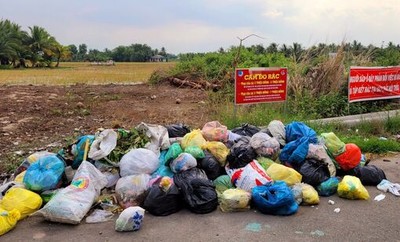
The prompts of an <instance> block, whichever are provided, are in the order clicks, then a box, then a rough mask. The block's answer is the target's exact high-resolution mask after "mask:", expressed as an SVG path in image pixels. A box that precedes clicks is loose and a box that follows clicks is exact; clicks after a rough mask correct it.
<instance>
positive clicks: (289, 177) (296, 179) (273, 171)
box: [266, 163, 302, 186]
mask: <svg viewBox="0 0 400 242" xmlns="http://www.w3.org/2000/svg"><path fill="white" fill-rule="evenodd" d="M266 172H267V175H268V176H269V177H271V178H272V180H274V181H278V180H281V181H284V182H285V183H286V184H287V185H288V186H293V185H294V184H296V183H300V182H301V178H302V176H301V174H300V173H298V172H297V171H296V170H295V169H293V168H290V167H287V166H284V165H281V164H276V163H273V164H271V165H270V166H269V167H268V169H267V170H266Z"/></svg>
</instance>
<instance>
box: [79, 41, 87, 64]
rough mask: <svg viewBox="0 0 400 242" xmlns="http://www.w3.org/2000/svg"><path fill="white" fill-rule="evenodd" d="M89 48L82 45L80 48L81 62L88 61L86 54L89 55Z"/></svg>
mask: <svg viewBox="0 0 400 242" xmlns="http://www.w3.org/2000/svg"><path fill="white" fill-rule="evenodd" d="M87 51H88V48H87V45H86V44H80V45H79V47H78V59H79V60H80V61H84V60H86V54H87Z"/></svg>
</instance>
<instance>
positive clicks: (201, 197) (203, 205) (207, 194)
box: [174, 167, 218, 214]
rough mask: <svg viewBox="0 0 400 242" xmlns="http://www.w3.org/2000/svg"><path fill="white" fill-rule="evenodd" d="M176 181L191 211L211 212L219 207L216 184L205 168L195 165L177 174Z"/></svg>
mask: <svg viewBox="0 0 400 242" xmlns="http://www.w3.org/2000/svg"><path fill="white" fill-rule="evenodd" d="M174 183H175V185H176V186H177V187H178V188H179V190H180V192H181V194H182V197H183V200H184V202H185V203H186V205H187V207H188V209H189V210H190V211H191V212H193V213H200V214H204V213H210V212H212V211H214V210H215V209H216V208H217V207H218V197H217V192H216V191H215V186H214V184H213V183H212V182H211V181H210V180H209V179H208V178H207V175H206V173H205V172H204V171H203V170H201V169H199V168H196V167H195V168H192V169H190V170H186V171H182V172H180V173H178V174H175V176H174Z"/></svg>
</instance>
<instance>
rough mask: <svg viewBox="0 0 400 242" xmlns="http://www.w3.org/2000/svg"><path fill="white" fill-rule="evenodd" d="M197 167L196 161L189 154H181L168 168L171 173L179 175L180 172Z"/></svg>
mask: <svg viewBox="0 0 400 242" xmlns="http://www.w3.org/2000/svg"><path fill="white" fill-rule="evenodd" d="M196 166H197V160H196V158H194V157H193V156H192V155H191V154H189V153H181V154H180V155H179V156H178V157H176V158H175V159H174V160H173V161H171V163H170V164H169V167H170V168H171V170H172V172H174V173H179V172H181V171H186V170H189V169H190V168H193V167H196Z"/></svg>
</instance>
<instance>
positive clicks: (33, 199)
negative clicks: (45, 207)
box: [0, 187, 42, 220]
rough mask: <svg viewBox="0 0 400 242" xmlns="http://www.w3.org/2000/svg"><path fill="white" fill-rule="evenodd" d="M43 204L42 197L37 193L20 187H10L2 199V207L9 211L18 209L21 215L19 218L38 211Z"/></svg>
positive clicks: (0, 204)
mask: <svg viewBox="0 0 400 242" xmlns="http://www.w3.org/2000/svg"><path fill="white" fill-rule="evenodd" d="M41 206H42V198H41V197H40V196H39V195H38V194H37V193H34V192H32V191H29V190H26V189H24V188H19V187H15V188H14V187H12V188H10V190H8V191H7V193H6V195H5V196H4V197H3V200H1V201H0V208H2V209H5V210H8V211H11V210H13V209H17V210H18V211H19V213H20V215H21V216H20V218H19V220H21V219H24V218H26V217H27V216H28V215H30V214H32V213H34V212H36V210H38V209H39V208H40V207H41Z"/></svg>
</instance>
